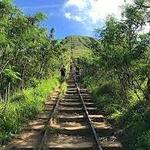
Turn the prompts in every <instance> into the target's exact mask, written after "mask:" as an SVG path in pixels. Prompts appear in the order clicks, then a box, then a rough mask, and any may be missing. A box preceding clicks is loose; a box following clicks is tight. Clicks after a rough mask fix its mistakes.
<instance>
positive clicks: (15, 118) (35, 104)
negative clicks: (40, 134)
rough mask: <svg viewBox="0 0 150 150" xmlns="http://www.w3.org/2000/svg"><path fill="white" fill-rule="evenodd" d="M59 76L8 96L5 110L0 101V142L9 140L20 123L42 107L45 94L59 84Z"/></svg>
mask: <svg viewBox="0 0 150 150" xmlns="http://www.w3.org/2000/svg"><path fill="white" fill-rule="evenodd" d="M59 84H60V83H59V78H58V77H57V76H53V77H52V78H51V79H48V80H42V81H41V83H40V84H38V85H37V86H36V87H35V88H28V89H25V90H23V91H20V92H18V93H16V94H15V95H14V96H12V97H10V102H9V103H8V104H7V107H6V109H5V112H3V110H4V107H5V104H4V103H0V144H4V143H5V142H7V141H9V140H10V138H12V136H14V134H15V133H17V132H18V131H19V130H20V127H21V126H22V124H23V123H24V122H25V121H27V120H28V119H31V118H34V117H35V115H36V114H37V113H38V112H39V111H41V110H42V109H43V104H44V101H46V99H47V96H48V95H49V94H50V93H51V92H52V91H53V90H54V89H55V88H56V87H58V86H59Z"/></svg>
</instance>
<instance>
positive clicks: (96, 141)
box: [74, 78, 103, 150]
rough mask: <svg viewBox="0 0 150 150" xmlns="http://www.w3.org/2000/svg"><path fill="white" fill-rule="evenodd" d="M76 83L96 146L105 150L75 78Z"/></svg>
mask: <svg viewBox="0 0 150 150" xmlns="http://www.w3.org/2000/svg"><path fill="white" fill-rule="evenodd" d="M74 81H75V85H76V88H77V92H78V94H79V96H80V99H81V102H82V105H83V109H84V112H85V117H86V119H87V121H88V124H89V127H90V129H91V132H92V134H93V138H94V140H95V144H96V146H97V150H103V149H102V146H101V145H100V143H99V142H98V137H97V134H96V130H95V128H94V126H93V124H92V122H91V119H90V118H89V113H88V110H87V108H86V105H85V102H84V99H83V97H82V95H81V92H80V88H79V85H78V83H77V82H76V80H75V78H74Z"/></svg>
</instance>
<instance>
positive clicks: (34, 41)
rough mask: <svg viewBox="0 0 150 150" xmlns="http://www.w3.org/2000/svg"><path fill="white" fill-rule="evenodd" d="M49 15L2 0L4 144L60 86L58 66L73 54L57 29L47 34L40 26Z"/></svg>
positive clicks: (0, 119) (0, 138) (0, 118)
mask: <svg viewBox="0 0 150 150" xmlns="http://www.w3.org/2000/svg"><path fill="white" fill-rule="evenodd" d="M45 18H46V16H45V15H44V14H42V13H37V14H35V15H34V16H26V15H25V14H23V12H21V11H20V10H19V9H18V8H16V7H15V6H13V5H12V3H11V1H9V0H3V1H0V145H1V144H4V143H5V142H6V141H8V140H9V139H10V138H11V137H12V136H13V135H14V134H15V133H16V132H18V130H19V129H20V127H21V126H22V124H23V123H24V122H25V121H26V120H28V119H29V118H32V117H33V116H35V114H36V113H37V112H38V111H40V110H41V109H42V106H43V104H44V103H43V102H44V101H45V100H46V98H47V96H48V94H49V93H50V92H52V90H54V89H55V88H56V87H58V86H59V85H60V82H59V78H58V69H59V68H60V66H61V65H62V63H63V62H64V61H67V59H68V58H69V57H66V55H65V53H63V52H64V51H65V49H64V48H61V45H60V44H59V42H58V41H57V40H55V39H54V33H55V30H54V28H52V29H51V31H50V34H47V33H48V31H47V30H46V29H44V28H42V27H41V26H40V25H39V24H40V22H41V21H42V20H43V19H45ZM62 57H63V58H65V59H62ZM60 60H61V61H60Z"/></svg>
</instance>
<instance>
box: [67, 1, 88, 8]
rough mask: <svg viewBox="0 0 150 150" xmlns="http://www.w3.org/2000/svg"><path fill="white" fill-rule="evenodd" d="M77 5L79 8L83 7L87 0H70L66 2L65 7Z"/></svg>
mask: <svg viewBox="0 0 150 150" xmlns="http://www.w3.org/2000/svg"><path fill="white" fill-rule="evenodd" d="M72 6H74V7H77V8H78V9H83V8H84V7H85V6H86V0H68V1H67V2H66V3H65V7H66V8H67V7H72Z"/></svg>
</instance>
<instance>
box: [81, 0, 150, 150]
mask: <svg viewBox="0 0 150 150" xmlns="http://www.w3.org/2000/svg"><path fill="white" fill-rule="evenodd" d="M147 6H148V5H147V2H146V0H135V3H134V4H132V5H129V4H128V5H126V6H125V7H124V11H123V12H122V15H123V17H124V18H122V19H121V20H117V19H116V18H114V17H112V16H109V17H108V18H107V20H106V25H105V26H104V28H102V29H97V30H96V33H97V37H98V38H99V42H97V43H92V44H91V46H90V47H91V49H92V50H93V54H94V55H92V57H91V58H86V59H83V60H82V61H80V65H81V68H83V72H82V75H83V78H82V81H83V83H84V84H86V85H87V86H88V88H89V90H90V91H91V92H92V94H93V97H94V100H95V101H96V103H97V106H99V107H100V109H101V110H104V111H105V112H107V114H108V117H111V118H113V119H114V120H115V121H116V124H117V125H118V127H120V128H121V129H122V131H123V135H121V138H122V139H123V142H124V145H125V146H126V148H125V149H128V150H133V149H136V150H148V149H149V142H150V141H149V131H150V126H149V124H150V121H149V115H150V114H149V109H150V103H149V101H150V70H149V68H150V36H149V35H150V33H149V32H148V33H142V32H140V31H141V29H142V28H143V27H144V26H145V25H146V24H147V23H148V22H149V14H150V10H149V9H147Z"/></svg>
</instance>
